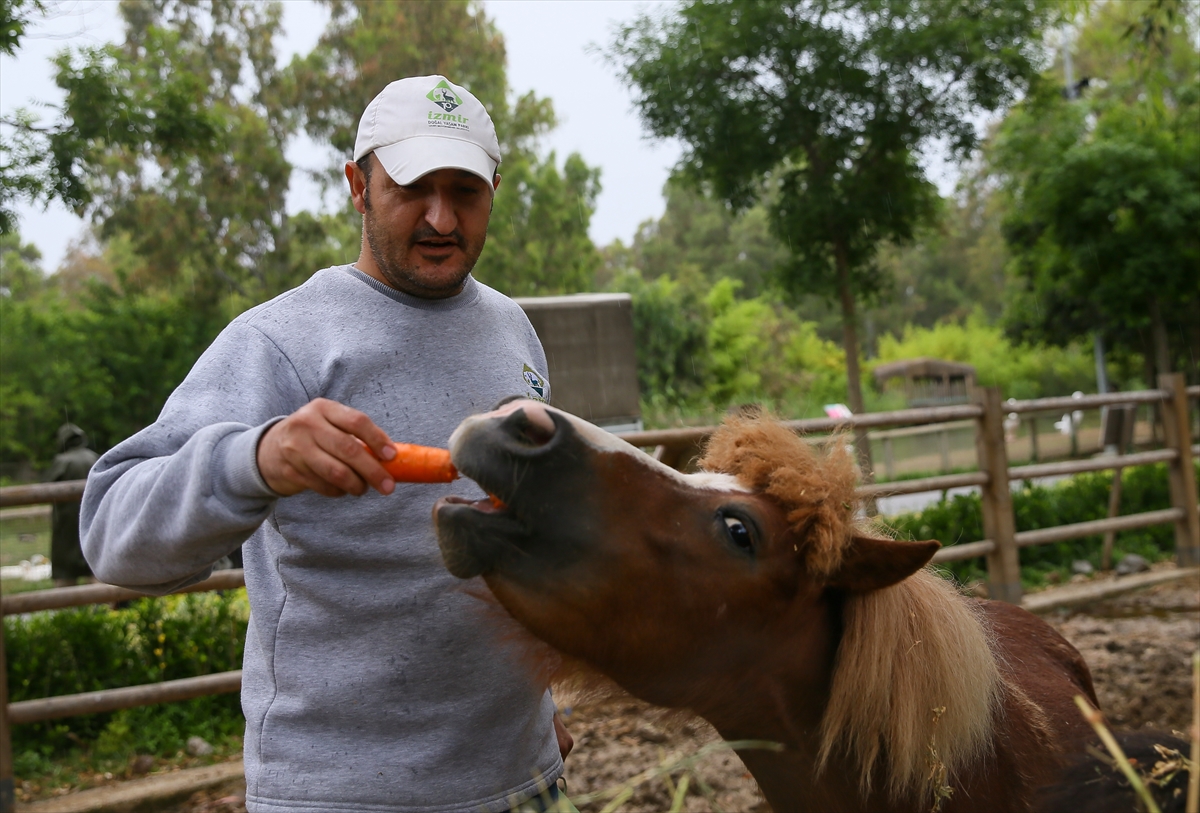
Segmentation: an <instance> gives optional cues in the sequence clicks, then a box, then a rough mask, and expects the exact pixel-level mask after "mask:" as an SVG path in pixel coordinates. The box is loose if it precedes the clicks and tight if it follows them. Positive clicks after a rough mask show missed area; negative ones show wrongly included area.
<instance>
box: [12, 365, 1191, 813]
mask: <svg viewBox="0 0 1200 813" xmlns="http://www.w3.org/2000/svg"><path fill="white" fill-rule="evenodd" d="M1195 398H1200V386H1196V387H1187V388H1185V386H1184V381H1183V377H1182V376H1181V375H1164V376H1161V377H1160V378H1159V389H1155V390H1143V391H1139V392H1126V393H1109V394H1105V395H1087V396H1083V397H1082V398H1041V399H1036V400H1029V401H1011V400H1010V401H1003V400H1002V398H1001V395H1000V391H999V389H977V390H975V391H973V393H972V403H969V404H962V405H958V406H943V407H929V408H923V409H906V410H899V411H896V412H878V413H869V414H865V415H856V416H854V417H852V418H849V419H830V418H819V419H812V420H800V421H788V422H786V425H787V426H789V427H791V428H792V429H794V430H795V431H797V432H802V433H807V434H823V433H831V432H839V431H848V430H851V429H863V430H865V429H879V428H885V427H898V426H902V427H913V426H931V425H935V424H948V423H953V422H960V421H968V422H971V423H972V424H973V426H974V434H975V454H976V460H977V463H978V467H979V468H978V470H977V471H972V472H966V473H961V474H943V475H938V476H933V477H923V478H920V479H914V480H904V481H899V482H889V483H875V484H870V485H864V486H861V487H860V488H859V490H858V493H859V494H860V496H862V497H864V498H875V497H882V496H889V495H896V494H915V493H920V492H925V491H941V490H945V489H950V488H957V487H960V486H978V487H979V488H980V490H981V492H982V506H983V525H984V534H985V536H986V538H985V539H980V540H977V541H972V542H965V543H959V544H956V545H953V546H950V547H946V548H943V549H942V550H940V551H938V553H937V554H936V555H935V556H934V561H935V562H947V561H955V560H960V559H972V558H975V557H977V556H986V557H987V570H988V594H989V596H991V597H992V598H995V599H1000V600H1003V601H1009V602H1014V603H1019V602H1020V601H1021V577H1020V567H1019V551H1020V549H1021V548H1023V547H1029V546H1031V545H1043V544H1047V543H1051V542H1059V541H1062V540H1065V539H1075V538H1078V537H1082V536H1091V535H1093V534H1103V533H1111V532H1117V531H1125V530H1130V529H1134V528H1143V527H1146V526H1150V525H1158V524H1166V523H1170V524H1172V525H1174V528H1175V552H1176V560H1177V562H1178V563H1179V565H1180V566H1183V567H1195V566H1197V565H1200V509H1198V506H1197V495H1196V482H1195V471H1194V468H1193V463H1192V461H1193V459H1194V457H1195V456H1196V455H1200V446H1198V447H1193V445H1192V431H1191V420H1190V412H1189V409H1188V405H1189V399H1195ZM1121 404H1152V405H1156V406H1158V407H1159V409H1160V410H1161V417H1162V424H1163V436H1164V443H1163V448H1161V449H1153V450H1148V451H1139V452H1134V453H1132V454H1117V455H1104V456H1097V457H1093V458H1090V459H1083V460H1065V461H1059V462H1048V463H1035V464H1032V465H1026V466H1009V463H1008V454H1007V448H1006V444H1005V428H1004V419H1005V416H1006V415H1013V414H1015V415H1018V416H1021V415H1028V416H1035V415H1037V414H1038V413H1051V412H1053V413H1063V412H1073V411H1076V410H1085V409H1096V408H1100V407H1105V406H1114V405H1121ZM712 431H713V427H697V428H689V429H662V430H651V431H645V432H629V433H624V434H622V435H621V437H622V438H624V439H625V440H626V441H628V442H630V443H632V444H633V445H635V446H640V447H642V448H645V449H653V450H654V455H655V457H657V458H658V459H660V460H662V461H663V462H665V463H667V464H668V465H671V466H674V467H676V468H679V467H682V466H685V465H686V464H687V462H688V461H689V460H690V459H691V457H692V456H693V455H694V454H695V452H696V450H698V448H699V446H700V445H701V444H702V443H703V442H704V440H705V439H706V438H707V437H708V436H709V435H710V434H711V433H712ZM1121 451H1122V452H1124V451H1125V450H1123V449H1122V450H1121ZM1152 463H1166V464H1168V472H1169V474H1168V479H1169V484H1170V495H1171V505H1170V506H1169V507H1166V508H1163V509H1160V510H1155V511H1147V512H1144V513H1141V514H1133V515H1127V516H1112V517H1109V518H1108V519H1101V520H1094V521H1091V522H1080V523H1075V524H1073V525H1063V526H1059V527H1054V528H1042V529H1039V530H1036V531H1023V532H1017V530H1016V523H1015V520H1014V518H1013V509H1012V492H1011V488H1010V485H1009V484H1010V483H1011V482H1012V481H1014V480H1026V479H1031V478H1035V477H1049V476H1053V475H1064V474H1077V473H1082V472H1089V471H1102V470H1112V469H1122V468H1128V467H1130V466H1142V465H1148V464H1152ZM83 484H84V481H82V480H80V481H75V482H66V483H50V484H39V485H28V486H15V487H11V488H2V489H0V508H5V507H9V506H18V505H39V504H45V503H53V502H69V501H74V500H78V499H80V497H81V496H82V495H83ZM244 584H245V580H244V577H243V574H242V571H241V570H226V571H220V572H218V573H216V574H214V575H213V576H212V577H211V578H209V579H207V580H206V581H203V582H200V583H199V584H194V585H192V586H190V587H188V588H186V589H185V590H181V591H180V592H195V591H204V590H229V589H232V588H236V587H241V586H243V585H244ZM140 596H141V594H140V593H137V592H135V591H133V590H127V589H124V588H121V587H114V586H111V585H106V584H91V585H83V586H79V587H62V588H55V589H51V590H38V591H33V592H28V593H18V594H15V595H10V596H2V597H0V616H5V615H15V614H18V613H29V612H37V611H41V610H55V609H61V608H65V607H78V606H83V605H88V604H105V603H110V602H115V601H124V600H126V599H130V598H136V597H140ZM241 678H242V673H241V671H240V670H239V671H233V672H223V673H220V674H214V675H205V676H202V677H194V678H184V679H182V680H171V681H165V682H162V683H154V684H149V685H144V686H130V687H126V688H121V689H107V690H103V691H98V692H86V693H82V694H75V695H65V696H61V697H48V698H39V699H35V700H23V701H20V702H17V703H9V702H8V676H7V667H6V662H5V653H4V632H3V625H0V702H2V703H3V704H4V705H3V706H0V708H3V709H5V710H6V713H4V714H0V813H8V811H11V810H12V809H13V807H14V786H13V771H12V743H11V735H10V732H11V726H13V725H20V724H22V723H33V722H39V721H43V720H52V719H56V718H59V717H69V716H72V715H77V714H90V713H96V712H102V711H114V710H117V709H123V708H132V707H134V706H143V705H151V704H155V703H166V702H173V701H176V700H187V699H190V698H193V697H200V696H203V695H210V694H220V693H225V692H235V691H238V690H239V688H240V687H241Z"/></svg>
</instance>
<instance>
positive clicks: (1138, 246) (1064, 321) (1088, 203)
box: [990, 3, 1200, 377]
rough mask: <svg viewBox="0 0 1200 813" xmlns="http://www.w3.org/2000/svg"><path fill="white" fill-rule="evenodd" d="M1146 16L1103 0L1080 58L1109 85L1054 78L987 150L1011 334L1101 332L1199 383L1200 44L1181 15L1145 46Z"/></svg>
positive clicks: (1058, 337)
mask: <svg viewBox="0 0 1200 813" xmlns="http://www.w3.org/2000/svg"><path fill="white" fill-rule="evenodd" d="M1137 14H1138V10H1137V9H1136V8H1135V4H1128V3H1108V4H1105V5H1104V6H1102V7H1099V8H1098V9H1097V13H1096V14H1095V15H1094V16H1093V17H1092V18H1091V19H1090V20H1089V21H1088V22H1087V24H1086V25H1085V27H1084V29H1083V30H1082V32H1081V35H1080V42H1079V48H1080V49H1081V54H1080V62H1081V64H1082V65H1083V69H1084V70H1088V69H1092V70H1096V71H1097V73H1095V74H1092V75H1093V76H1096V75H1099V76H1102V77H1103V78H1104V79H1105V82H1103V83H1099V82H1097V83H1093V85H1089V87H1088V88H1087V90H1086V91H1085V93H1084V96H1083V98H1082V99H1079V100H1074V101H1068V100H1066V99H1064V98H1063V96H1062V95H1061V94H1060V93H1059V92H1058V90H1057V88H1056V87H1055V85H1056V84H1057V83H1056V81H1055V78H1054V77H1048V78H1047V79H1046V80H1045V81H1044V82H1043V83H1042V84H1041V87H1040V88H1039V89H1038V90H1037V92H1035V93H1033V94H1031V96H1030V97H1029V98H1028V99H1027V100H1026V101H1024V102H1023V103H1022V104H1021V105H1019V106H1018V107H1017V108H1015V109H1014V110H1013V111H1012V113H1011V114H1010V115H1009V116H1008V117H1007V119H1006V120H1005V122H1004V124H1003V126H1002V127H1001V129H1000V131H999V133H998V134H997V137H996V140H995V143H994V144H993V146H992V148H991V150H990V157H991V161H992V163H993V167H994V170H995V171H996V172H997V174H998V175H999V177H1000V178H1001V179H1002V180H1003V181H1004V182H1005V191H1006V194H1007V196H1008V198H1009V201H1010V202H1009V204H1008V208H1009V213H1008V216H1007V218H1006V221H1005V238H1006V240H1007V242H1008V244H1009V249H1010V251H1011V253H1012V255H1013V263H1012V271H1013V274H1014V276H1015V279H1016V280H1017V282H1018V283H1019V285H1018V286H1016V287H1015V288H1014V291H1013V294H1012V296H1011V300H1010V303H1009V307H1008V312H1007V315H1006V319H1007V323H1008V327H1009V330H1010V332H1012V333H1013V335H1016V336H1020V337H1023V338H1030V339H1034V340H1038V341H1051V342H1055V343H1058V344H1066V343H1068V342H1070V341H1072V340H1074V339H1077V338H1079V337H1082V336H1086V335H1088V334H1090V333H1091V332H1093V331H1097V330H1099V331H1101V332H1102V334H1103V335H1104V336H1105V338H1106V344H1108V345H1110V346H1120V347H1124V348H1125V349H1127V350H1132V351H1140V352H1142V353H1143V354H1144V355H1145V356H1146V357H1147V358H1152V359H1154V363H1155V366H1156V367H1157V369H1158V371H1159V372H1165V371H1168V370H1170V369H1173V368H1177V367H1179V366H1180V365H1182V366H1183V368H1184V369H1189V370H1190V372H1191V373H1192V375H1193V377H1194V376H1195V375H1196V374H1197V367H1196V362H1195V358H1196V356H1197V352H1198V349H1200V335H1197V334H1195V331H1194V330H1193V329H1192V328H1193V327H1194V322H1195V318H1194V317H1195V313H1196V311H1197V309H1198V308H1200V237H1197V234H1196V229H1195V227H1194V226H1195V223H1196V222H1197V220H1198V219H1200V52H1197V50H1196V46H1195V43H1194V41H1193V40H1192V36H1193V35H1194V30H1195V29H1194V28H1191V27H1190V26H1189V25H1186V24H1184V23H1185V21H1183V20H1181V21H1180V24H1179V25H1177V26H1175V27H1174V29H1173V31H1172V33H1171V34H1170V36H1169V37H1168V38H1167V39H1166V40H1163V41H1162V42H1161V43H1160V44H1159V46H1156V47H1154V48H1151V49H1150V50H1147V49H1145V48H1143V47H1141V46H1140V45H1139V43H1138V42H1137V41H1135V40H1134V39H1131V38H1130V37H1129V36H1128V33H1129V31H1130V30H1131V27H1132V28H1134V29H1136V27H1137V26H1138V25H1140V24H1141V23H1139V19H1140V18H1138V16H1137ZM1148 24H1149V23H1148ZM1172 345H1173V347H1172Z"/></svg>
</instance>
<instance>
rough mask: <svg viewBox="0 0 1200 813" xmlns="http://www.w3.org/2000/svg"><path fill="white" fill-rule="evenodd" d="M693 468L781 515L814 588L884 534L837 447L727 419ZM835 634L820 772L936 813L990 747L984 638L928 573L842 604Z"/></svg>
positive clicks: (971, 615) (769, 422)
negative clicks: (832, 766) (867, 512)
mask: <svg viewBox="0 0 1200 813" xmlns="http://www.w3.org/2000/svg"><path fill="white" fill-rule="evenodd" d="M700 466H701V467H702V468H704V469H707V470H709V471H720V472H724V473H726V474H732V475H734V476H735V477H737V478H738V479H739V480H740V481H741V482H742V483H743V484H745V485H746V486H748V487H750V488H752V489H754V490H755V491H758V492H760V493H762V494H765V495H766V496H768V497H770V498H771V499H772V500H774V501H775V502H776V503H778V504H779V505H780V507H781V508H783V510H784V511H785V512H786V516H787V520H788V523H789V526H790V527H791V529H792V530H793V531H794V532H795V533H796V534H797V537H798V538H799V539H801V540H803V542H802V543H801V545H800V551H799V553H800V555H801V556H803V557H804V565H805V569H806V570H807V572H808V573H809V575H810V576H812V577H813V578H814V579H816V580H817V581H819V582H820V581H823V580H826V579H828V577H829V576H831V575H832V574H833V573H835V572H836V571H837V569H838V567H839V565H840V564H841V562H842V559H843V556H844V554H845V552H846V550H847V549H848V548H849V546H850V545H851V543H852V539H853V536H854V535H856V534H859V535H872V534H874V535H880V534H882V533H885V531H883V530H882V529H880V528H878V527H877V526H874V525H873V524H872V523H870V522H869V521H867V520H866V519H861V518H856V516H861V513H860V512H859V511H858V507H859V501H858V499H857V498H856V497H855V495H854V488H855V483H856V479H857V477H856V475H857V472H856V467H855V465H854V460H853V457H852V455H851V453H850V451H849V448H848V444H847V443H846V442H845V440H844V439H843V438H842V437H839V436H835V437H834V438H833V439H832V442H829V443H826V444H823V448H822V447H818V446H815V445H813V444H810V443H809V442H807V441H805V440H803V439H801V438H800V437H799V436H797V435H796V434H795V433H794V432H792V431H791V430H789V429H787V428H786V427H784V426H783V425H782V424H780V423H778V422H777V421H775V420H773V419H771V418H769V417H762V416H749V417H747V416H735V417H730V418H728V419H726V422H725V424H724V425H723V426H722V427H721V428H720V429H718V430H717V432H716V433H714V435H713V437H712V439H711V440H710V441H709V443H708V446H707V447H706V450H705V454H704V456H703V457H702V459H701V460H700ZM842 624H843V630H842V638H841V641H840V643H839V645H838V651H837V655H836V657H835V661H834V666H833V680H832V688H831V692H830V698H829V704H828V706H827V708H826V709H825V713H824V716H823V718H822V722H821V746H820V752H819V754H818V758H817V765H816V770H817V772H820V771H821V770H823V769H824V768H825V767H826V766H827V765H828V763H829V760H830V759H831V758H832V757H835V756H839V757H843V758H845V759H847V760H848V761H849V763H850V765H851V766H852V768H854V769H857V772H858V775H859V777H860V779H859V786H860V790H861V792H862V794H863V796H864V797H866V796H867V795H868V794H869V793H870V791H871V788H872V785H873V783H874V782H875V781H879V782H880V783H881V785H882V788H883V790H884V792H885V793H886V794H887V795H888V796H890V797H891V798H892V799H894V800H897V801H899V800H905V799H907V800H919V804H920V805H921V806H922V807H926V806H929V807H931V808H932V809H934V810H936V809H937V808H938V807H939V806H940V804H941V802H942V801H943V800H944V799H945V798H946V797H948V796H949V794H950V793H951V792H952V789H953V783H954V778H955V776H956V775H957V774H959V773H960V772H962V771H964V770H965V769H967V768H968V767H969V766H970V765H971V764H972V763H974V762H976V761H977V760H979V759H981V758H983V757H985V756H986V755H987V754H988V752H989V750H990V749H991V747H992V746H991V742H992V730H993V726H994V723H995V720H996V715H997V714H998V713H999V709H1000V704H1001V700H1002V697H1003V694H1004V692H1005V683H1004V681H1003V679H1002V677H1001V675H1000V670H999V667H998V665H997V663H996V659H995V655H994V654H993V647H992V641H991V633H990V630H989V628H988V627H987V626H986V624H985V622H984V620H983V618H982V616H981V614H980V613H979V612H978V611H977V610H976V609H975V605H973V604H972V603H969V602H968V601H967V600H965V599H964V597H963V596H962V595H960V594H959V593H958V591H957V590H955V588H954V587H953V586H952V585H951V584H950V583H949V582H948V581H947V580H946V579H943V578H941V577H940V576H938V575H937V573H936V572H935V571H934V570H933V569H932V568H929V567H926V568H924V569H922V570H921V571H918V572H917V573H915V574H914V575H912V576H910V577H909V578H907V579H905V580H903V581H901V582H900V583H898V584H895V585H893V586H891V587H887V588H884V589H882V590H875V591H871V592H866V593H849V594H847V595H845V596H844V598H843V601H842Z"/></svg>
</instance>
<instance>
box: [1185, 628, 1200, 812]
mask: <svg viewBox="0 0 1200 813" xmlns="http://www.w3.org/2000/svg"><path fill="white" fill-rule="evenodd" d="M1191 733H1192V765H1191V772H1190V773H1189V775H1188V793H1187V813H1200V652H1193V653H1192V732H1191Z"/></svg>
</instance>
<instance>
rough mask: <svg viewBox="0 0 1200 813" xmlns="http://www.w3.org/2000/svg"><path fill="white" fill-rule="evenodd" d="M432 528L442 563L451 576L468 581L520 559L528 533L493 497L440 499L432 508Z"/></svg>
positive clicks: (510, 511) (510, 512)
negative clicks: (517, 558) (523, 542)
mask: <svg viewBox="0 0 1200 813" xmlns="http://www.w3.org/2000/svg"><path fill="white" fill-rule="evenodd" d="M433 525H434V529H435V531H436V533H437V542H438V547H439V548H440V549H441V553H442V561H443V563H444V564H445V565H446V569H447V570H449V571H450V572H451V573H452V574H453V575H454V576H457V577H458V578H460V579H470V578H473V577H475V576H482V575H484V574H487V573H490V572H492V571H494V570H496V569H498V568H500V567H502V566H503V565H504V563H506V562H508V561H510V560H511V559H513V558H514V557H518V556H521V555H522V554H521V542H522V541H523V540H525V539H526V538H527V537H528V536H529V529H528V527H527V526H526V524H525V523H524V522H522V521H521V520H520V519H519V518H518V517H517V515H516V514H514V513H513V511H512V510H511V509H510V508H508V506H506V505H505V504H504V503H503V502H500V500H499V499H498V498H496V497H491V496H489V497H485V498H483V499H481V500H468V499H464V498H463V497H451V496H447V497H442V498H441V499H439V500H438V501H437V502H436V503H434V506H433Z"/></svg>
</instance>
